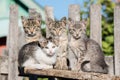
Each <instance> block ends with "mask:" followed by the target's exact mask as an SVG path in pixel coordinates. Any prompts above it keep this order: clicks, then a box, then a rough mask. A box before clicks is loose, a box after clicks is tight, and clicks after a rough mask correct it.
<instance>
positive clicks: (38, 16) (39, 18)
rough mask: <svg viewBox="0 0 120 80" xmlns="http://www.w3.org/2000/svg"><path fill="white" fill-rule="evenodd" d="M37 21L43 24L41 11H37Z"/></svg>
mask: <svg viewBox="0 0 120 80" xmlns="http://www.w3.org/2000/svg"><path fill="white" fill-rule="evenodd" d="M35 20H36V23H37V24H38V25H39V26H41V23H42V17H41V14H40V13H36V17H35Z"/></svg>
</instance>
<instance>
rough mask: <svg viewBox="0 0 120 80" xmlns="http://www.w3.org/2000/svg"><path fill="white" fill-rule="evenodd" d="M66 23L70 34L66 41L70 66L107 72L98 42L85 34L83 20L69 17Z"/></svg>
mask: <svg viewBox="0 0 120 80" xmlns="http://www.w3.org/2000/svg"><path fill="white" fill-rule="evenodd" d="M68 25H69V27H68V29H69V34H70V35H71V38H70V41H69V43H68V44H69V48H68V49H69V54H68V58H69V61H70V68H71V69H72V70H77V71H92V72H99V73H108V67H107V64H106V63H105V59H104V54H103V52H102V50H101V48H100V46H99V44H98V43H97V42H96V41H94V40H92V39H89V38H87V36H86V24H85V22H84V21H80V22H79V21H78V22H77V21H73V20H72V19H70V18H69V19H68Z"/></svg>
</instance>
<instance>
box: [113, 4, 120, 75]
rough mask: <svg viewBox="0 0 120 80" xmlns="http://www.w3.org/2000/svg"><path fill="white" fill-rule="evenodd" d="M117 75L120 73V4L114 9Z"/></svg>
mask: <svg viewBox="0 0 120 80" xmlns="http://www.w3.org/2000/svg"><path fill="white" fill-rule="evenodd" d="M114 50H115V53H114V56H115V75H120V5H116V6H115V9H114Z"/></svg>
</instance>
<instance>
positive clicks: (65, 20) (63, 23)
mask: <svg viewBox="0 0 120 80" xmlns="http://www.w3.org/2000/svg"><path fill="white" fill-rule="evenodd" d="M60 22H61V25H62V26H63V27H65V26H66V24H67V19H66V17H63V18H62V19H61V20H60Z"/></svg>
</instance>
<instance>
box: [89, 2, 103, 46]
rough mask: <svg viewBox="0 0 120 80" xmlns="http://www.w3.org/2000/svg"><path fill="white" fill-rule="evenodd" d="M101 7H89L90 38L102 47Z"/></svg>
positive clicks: (95, 5)
mask: <svg viewBox="0 0 120 80" xmlns="http://www.w3.org/2000/svg"><path fill="white" fill-rule="evenodd" d="M101 31H102V30H101V5H98V4H94V5H91V6H90V38H91V39H93V40H95V41H96V42H98V43H99V44H100V46H102V41H101V40H102V33H101Z"/></svg>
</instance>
